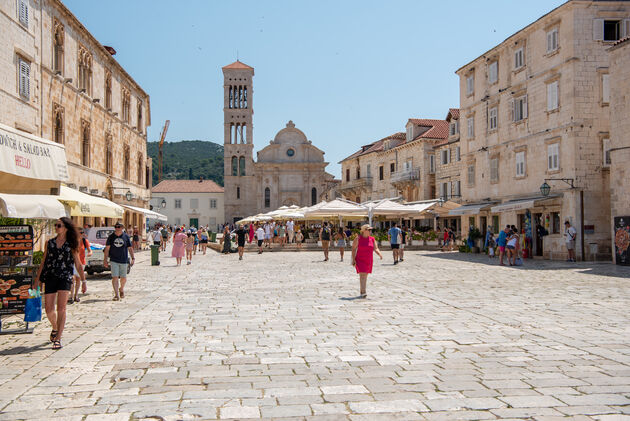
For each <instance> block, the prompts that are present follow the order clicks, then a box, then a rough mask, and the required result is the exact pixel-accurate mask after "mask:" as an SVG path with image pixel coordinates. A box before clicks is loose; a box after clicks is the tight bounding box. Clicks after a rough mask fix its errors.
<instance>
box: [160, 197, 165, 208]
mask: <svg viewBox="0 0 630 421" xmlns="http://www.w3.org/2000/svg"><path fill="white" fill-rule="evenodd" d="M160 206H162V209H164V208H165V207H166V199H162V202H160Z"/></svg>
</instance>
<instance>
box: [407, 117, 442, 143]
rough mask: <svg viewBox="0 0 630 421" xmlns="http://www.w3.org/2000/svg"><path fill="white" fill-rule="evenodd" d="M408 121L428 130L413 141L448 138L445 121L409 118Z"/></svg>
mask: <svg viewBox="0 0 630 421" xmlns="http://www.w3.org/2000/svg"><path fill="white" fill-rule="evenodd" d="M409 121H410V122H411V123H413V124H415V125H416V126H422V127H425V128H428V129H427V130H425V131H424V132H422V133H421V134H420V135H418V136H416V137H415V138H414V139H413V140H416V139H446V138H448V121H446V120H434V119H421V118H410V119H409Z"/></svg>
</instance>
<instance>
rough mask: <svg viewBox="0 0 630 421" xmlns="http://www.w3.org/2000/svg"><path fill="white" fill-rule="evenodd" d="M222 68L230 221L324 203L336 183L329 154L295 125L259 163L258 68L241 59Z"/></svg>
mask: <svg viewBox="0 0 630 421" xmlns="http://www.w3.org/2000/svg"><path fill="white" fill-rule="evenodd" d="M222 70H223V88H224V101H223V114H224V142H223V143H224V150H223V151H224V167H223V171H224V187H225V196H224V203H225V220H226V222H230V223H232V222H235V221H238V220H239V219H242V218H245V217H247V216H250V215H256V214H258V213H265V212H269V211H272V210H275V209H277V208H279V207H280V206H283V205H286V206H290V205H297V206H300V207H302V206H311V205H314V204H315V203H317V202H319V200H320V197H321V196H323V195H324V193H325V192H326V190H327V189H328V188H329V187H330V185H331V184H332V183H334V181H333V180H334V177H333V176H332V175H331V174H328V173H327V172H326V166H327V165H328V163H327V162H325V161H324V152H323V151H321V150H320V149H318V148H317V147H315V146H313V144H312V143H311V141H310V140H308V139H307V137H306V135H305V134H304V133H303V132H302V131H301V130H299V129H297V128H296V127H295V124H293V122H292V121H289V122H288V123H287V125H286V127H285V128H284V129H282V130H280V131H279V132H278V133H277V134H276V136H275V138H274V139H273V140H272V141H271V142H269V145H267V146H266V147H264V148H263V149H262V150H260V151H258V153H257V160H256V161H254V156H253V154H254V137H253V124H252V122H253V115H254V109H253V101H252V98H253V85H252V79H253V77H254V68H253V67H250V66H248V65H246V64H244V63H242V62H240V61H238V60H237V61H236V62H234V63H232V64H230V65H228V66H225V67H223V69H222Z"/></svg>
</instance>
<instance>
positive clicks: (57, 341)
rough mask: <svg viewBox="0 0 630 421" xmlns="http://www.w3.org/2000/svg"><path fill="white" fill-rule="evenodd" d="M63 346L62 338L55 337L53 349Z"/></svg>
mask: <svg viewBox="0 0 630 421" xmlns="http://www.w3.org/2000/svg"><path fill="white" fill-rule="evenodd" d="M61 348H63V345H61V339H55V340H54V341H53V346H52V349H61Z"/></svg>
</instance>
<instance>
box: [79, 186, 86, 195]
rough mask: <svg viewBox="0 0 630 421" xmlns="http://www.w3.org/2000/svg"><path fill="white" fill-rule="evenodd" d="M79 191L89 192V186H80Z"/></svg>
mask: <svg viewBox="0 0 630 421" xmlns="http://www.w3.org/2000/svg"><path fill="white" fill-rule="evenodd" d="M79 191H80V192H81V193H87V192H88V188H87V186H81V187H79Z"/></svg>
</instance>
